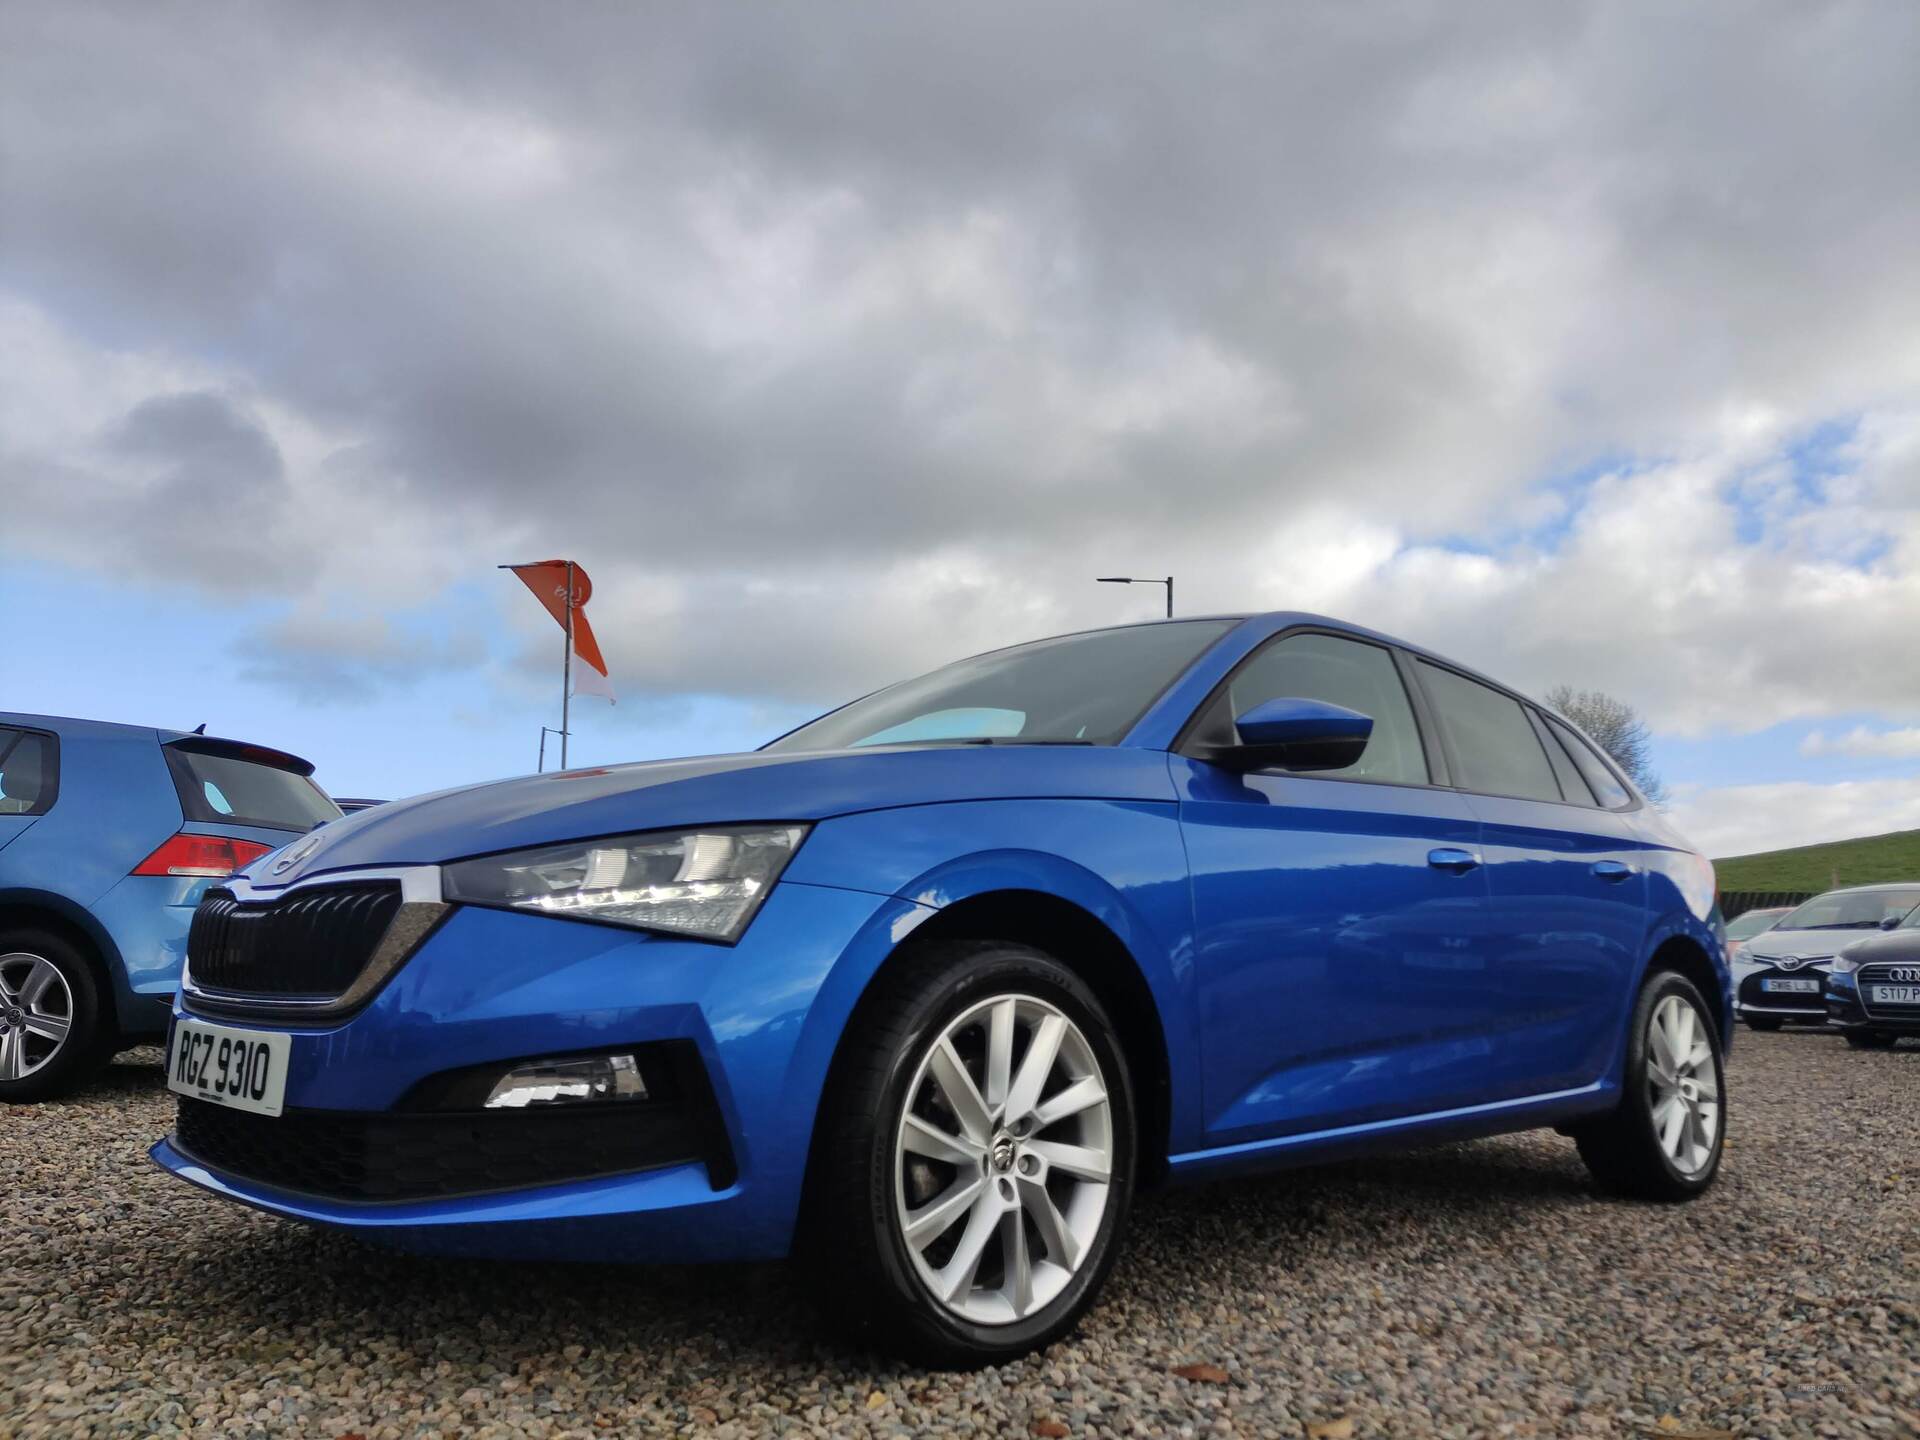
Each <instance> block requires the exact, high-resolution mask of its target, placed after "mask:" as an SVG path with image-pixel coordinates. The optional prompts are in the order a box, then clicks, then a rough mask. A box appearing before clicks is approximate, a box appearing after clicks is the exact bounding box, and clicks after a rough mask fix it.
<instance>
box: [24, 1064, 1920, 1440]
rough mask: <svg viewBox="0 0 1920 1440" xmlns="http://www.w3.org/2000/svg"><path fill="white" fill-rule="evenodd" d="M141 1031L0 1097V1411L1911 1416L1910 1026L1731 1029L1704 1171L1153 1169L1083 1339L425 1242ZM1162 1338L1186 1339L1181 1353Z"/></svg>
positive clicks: (50, 1425)
mask: <svg viewBox="0 0 1920 1440" xmlns="http://www.w3.org/2000/svg"><path fill="white" fill-rule="evenodd" d="M156 1062H157V1055H156V1054H155V1053H154V1052H146V1053H145V1054H144V1055H140V1054H136V1055H134V1056H129V1057H123V1058H122V1060H121V1062H120V1063H118V1064H116V1065H115V1066H114V1067H113V1068H112V1069H111V1070H110V1071H109V1072H108V1073H107V1075H106V1076H105V1077H104V1078H103V1079H102V1080H101V1081H100V1082H99V1083H98V1084H96V1085H95V1086H94V1087H92V1088H91V1089H90V1090H89V1091H88V1092H87V1093H86V1094H84V1095H82V1096H80V1097H78V1098H76V1099H73V1100H69V1101H66V1102H62V1103H58V1104H53V1105H47V1106H40V1107H33V1108H27V1107H14V1108H0V1176H4V1178H5V1189H4V1197H3V1200H0V1277H3V1278H4V1284H0V1435H6V1436H16V1435H17V1436H22V1437H25V1436H69V1435H148V1434H177V1433H185V1432H188V1431H192V1432H195V1433H210V1434H233V1435H250V1434H267V1433H287V1434H299V1435H314V1436H341V1435H358V1436H365V1437H402V1436H417V1435H419V1436H424V1435H443V1436H452V1435H461V1436H469V1437H479V1436H502V1437H505V1436H604V1435H622V1436H625V1435H651V1434H666V1433H689V1434H715V1435H757V1434H813V1433H823V1432H828V1431H831V1432H834V1433H847V1434H867V1433H871V1434H883V1435H891V1434H924V1433H942V1434H956V1435H983V1436H984V1435H993V1436H1004V1435H1041V1436H1066V1435H1105V1434H1114V1435H1147V1434H1152V1435H1161V1434H1187V1435H1258V1436H1265V1435H1284V1436H1303V1435H1305V1436H1313V1435H1319V1436H1323V1437H1327V1440H1337V1437H1340V1436H1343V1435H1352V1436H1355V1437H1368V1436H1380V1437H1396V1440H1398V1437H1414V1436H1428V1435H1442V1436H1480V1435H1538V1436H1558V1435H1572V1436H1580V1435H1602V1436H1613V1435H1643V1434H1645V1435H1654V1436H1666V1437H1668V1440H1675V1437H1679V1436H1683V1435H1686V1434H1702V1435H1706V1434H1716V1433H1725V1432H1731V1433H1733V1434H1736V1435H1742V1436H1746V1435H1753V1436H1769V1437H1772V1436H1787V1435H1820V1436H1844V1435H1876V1436H1909V1435H1920V1272H1917V1269H1916V1264H1917V1261H1920V1234H1917V1232H1920V1128H1917V1126H1920V1045H1916V1043H1915V1042H1912V1041H1908V1042H1904V1043H1903V1044H1902V1046H1901V1047H1900V1049H1898V1050H1896V1051H1893V1052H1890V1053H1855V1052H1853V1051H1850V1050H1848V1049H1846V1047H1845V1046H1844V1044H1843V1043H1842V1042H1841V1041H1840V1040H1839V1039H1838V1038H1836V1037H1833V1036H1827V1035H1819V1034H1794V1033H1787V1034H1780V1035H1753V1034H1742V1035H1741V1037H1740V1038H1739V1042H1738V1044H1737V1045H1736V1053H1735V1055H1734V1057H1733V1060H1732V1062H1731V1066H1730V1074H1729V1090H1730V1092H1731V1096H1732V1101H1733V1115H1732V1125H1731V1130H1730V1136H1731V1141H1730V1146H1729V1150H1728V1154H1727V1157H1726V1163H1725V1168H1724V1170H1723V1172H1722V1175H1721V1179H1720V1183H1719V1184H1718V1185H1717V1186H1716V1187H1715V1189H1714V1190H1713V1191H1712V1192H1711V1193H1710V1194H1709V1195H1708V1196H1707V1197H1706V1198H1705V1199H1703V1200H1701V1201H1699V1202H1697V1203H1695V1204H1693V1205H1690V1206H1682V1207H1660V1206H1650V1205H1641V1204H1632V1203H1623V1202H1618V1201H1610V1200H1602V1199H1599V1198H1597V1197H1595V1196H1594V1195H1593V1194H1592V1192H1591V1191H1590V1189H1589V1187H1588V1185H1587V1180H1586V1175H1585V1172H1584V1170H1583V1169H1582V1168H1581V1166H1580V1163H1579V1160H1578V1158H1577V1156H1576V1155H1575V1153H1574V1149H1573V1145H1572V1143H1571V1142H1570V1141H1567V1140H1563V1139H1560V1138H1559V1137H1557V1136H1553V1135H1551V1134H1531V1135H1525V1136H1516V1137H1510V1138H1504V1139H1498V1140H1488V1141H1480V1142H1476V1143H1473V1144H1468V1145H1456V1146H1448V1147H1444V1148H1439V1149H1433V1150H1427V1151H1423V1152H1420V1153H1419V1154H1416V1155H1411V1156H1405V1157H1396V1158H1394V1159H1390V1160H1380V1161H1368V1162H1358V1163H1353V1164H1345V1165H1339V1166H1333V1167H1328V1168H1324V1169H1317V1170H1310V1171H1295V1172H1292V1173H1289V1174H1283V1175H1278V1176H1274V1177H1270V1178H1264V1179H1260V1180H1256V1181H1241V1182H1236V1183H1233V1184H1228V1185H1223V1186H1217V1187H1213V1188H1210V1189H1196V1190H1183V1191H1175V1192H1170V1193H1166V1194H1161V1195H1155V1196H1149V1197H1146V1198H1145V1199H1143V1201H1142V1202H1141V1204H1140V1206H1139V1208H1138V1211H1137V1212H1136V1216H1135V1222H1134V1226H1133V1231H1132V1235H1131V1238H1130V1240H1129V1243H1128V1244H1127V1247H1126V1250H1125V1252H1124V1254H1123V1255H1122V1257H1121V1260H1120V1263H1119V1265H1118V1267H1117V1268H1116V1270H1115V1273H1114V1276H1113V1279H1112V1281H1111V1283H1110V1284H1109V1286H1108V1288H1107V1292H1106V1297H1105V1300H1104V1302H1103V1303H1102V1304H1101V1305H1100V1306H1099V1307H1098V1308H1097V1309H1096V1310H1095V1311H1094V1313H1093V1314H1092V1315H1091V1316H1090V1317H1089V1318H1088V1320H1087V1321H1086V1322H1085V1324H1084V1325H1083V1326H1082V1328H1081V1331H1080V1333H1079V1334H1078V1335H1077V1336H1075V1337H1074V1338H1072V1339H1070V1340H1068V1341H1066V1342H1063V1343H1061V1344H1058V1345H1055V1346H1054V1347H1053V1348H1052V1349H1050V1350H1049V1351H1047V1352H1046V1353H1045V1354H1043V1355H1040V1356H1036V1357H1033V1358H1031V1359H1028V1360H1025V1361H1022V1362H1019V1363H1016V1364H1013V1365H1008V1366H1005V1367H1002V1368H1000V1369H997V1370H989V1371H985V1372H982V1373H979V1374H942V1373H929V1372H925V1371H920V1370H916V1369H912V1368H909V1367H904V1366H900V1365H897V1364H894V1363H893V1362H891V1361H888V1360H885V1359H883V1358H880V1357H876V1356H873V1355H869V1354H861V1353H857V1352H851V1351H848V1350H846V1349H844V1348H842V1347H839V1346H836V1345H834V1344H832V1343H830V1342H828V1341H825V1340H822V1339H821V1338H819V1336H820V1332H821V1327H820V1325H819V1324H818V1321H817V1318H816V1316H815V1314H814V1312H813V1310H812V1309H811V1305H810V1301H809V1297H808V1296H807V1295H806V1294H804V1293H803V1292H802V1290H801V1286H800V1282H799V1281H798V1279H797V1278H795V1277H794V1276H793V1275H792V1274H791V1273H790V1272H789V1271H788V1270H787V1269H786V1268H785V1267H783V1266H753V1267H718V1268H702V1269H691V1268H687V1269H654V1268H647V1269H619V1268H611V1267H568V1268H554V1267H544V1266H534V1265H497V1264H481V1263H458V1262H450V1261H428V1260H414V1259H409V1258H404V1257H397V1256H393V1255H389V1254H386V1253H384V1252H381V1251H376V1250H371V1249H368V1248H365V1247H362V1246H360V1245H358V1244H356V1243H355V1242H353V1241H351V1240H347V1239H343V1238H339V1237H336V1236H329V1235H326V1234H322V1233H319V1232H316V1231H310V1230H307V1229H304V1228H302V1227H299V1226H296V1225H293V1224H290V1223H286V1222H283V1221H279V1220H275V1219H272V1218H270V1217H267V1216H263V1215H258V1214H254V1213H252V1212H249V1211H245V1210H241V1209H238V1208H236V1207H233V1206H229V1205H225V1204H222V1203H219V1202H217V1201H214V1200H212V1199H211V1198H208V1197H204V1196H202V1195H200V1194H199V1193H198V1192H195V1191H193V1190H191V1189H189V1188H188V1187H186V1186H183V1185H181V1184H179V1183H178V1182H176V1181H174V1180H171V1179H170V1178H168V1177H166V1176H164V1175H162V1174H161V1173H160V1172H159V1171H157V1170H155V1169H154V1168H152V1166H151V1165H150V1164H149V1163H148V1162H147V1160H146V1158H145V1150H146V1147H147V1145H148V1144H150V1143H151V1142H152V1140H153V1139H155V1138H157V1137H158V1136H159V1135H160V1134H162V1133H164V1131H165V1130H166V1129H167V1128H168V1125H169V1122H170V1115H171V1108H172V1107H171V1104H170V1102H169V1100H168V1097H167V1095H166V1092H165V1091H164V1089H163V1088H162V1085H161V1077H160V1073H159V1069H158V1066H157V1063H156ZM1182 1371H1184V1372H1186V1373H1184V1374H1183V1373H1181V1372H1182Z"/></svg>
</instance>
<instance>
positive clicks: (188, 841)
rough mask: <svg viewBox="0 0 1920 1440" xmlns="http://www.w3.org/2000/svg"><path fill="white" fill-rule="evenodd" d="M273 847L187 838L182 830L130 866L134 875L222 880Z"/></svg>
mask: <svg viewBox="0 0 1920 1440" xmlns="http://www.w3.org/2000/svg"><path fill="white" fill-rule="evenodd" d="M273 848H274V847H273V846H271V845H262V844H261V843H260V842H259V841H258V840H235V839H232V838H231V837H229V836H226V835H189V834H187V833H186V832H185V831H184V830H183V831H182V832H181V833H180V834H178V835H174V836H171V837H169V838H168V839H167V841H166V842H165V843H164V844H162V845H161V847H160V848H159V849H158V850H156V851H154V852H153V853H152V854H151V855H149V856H147V858H146V859H144V860H142V861H141V862H140V863H139V864H138V865H136V866H134V867H133V873H134V874H135V875H196V876H198V875H208V876H213V877H216V878H224V877H226V876H228V875H231V874H233V872H234V871H236V870H238V869H239V868H240V867H241V866H243V865H249V864H251V863H252V862H253V861H255V860H258V859H259V858H260V857H261V856H262V855H264V854H266V853H267V852H268V851H269V850H271V849H273Z"/></svg>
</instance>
